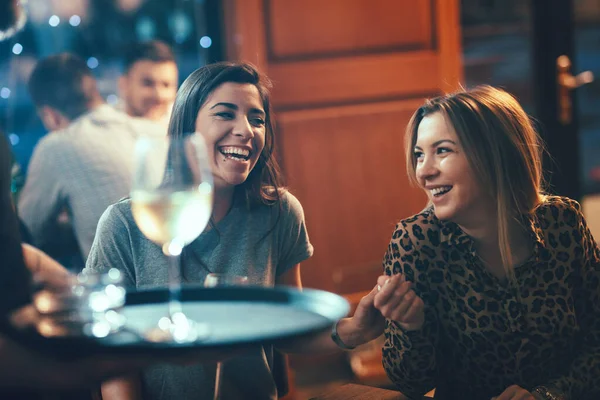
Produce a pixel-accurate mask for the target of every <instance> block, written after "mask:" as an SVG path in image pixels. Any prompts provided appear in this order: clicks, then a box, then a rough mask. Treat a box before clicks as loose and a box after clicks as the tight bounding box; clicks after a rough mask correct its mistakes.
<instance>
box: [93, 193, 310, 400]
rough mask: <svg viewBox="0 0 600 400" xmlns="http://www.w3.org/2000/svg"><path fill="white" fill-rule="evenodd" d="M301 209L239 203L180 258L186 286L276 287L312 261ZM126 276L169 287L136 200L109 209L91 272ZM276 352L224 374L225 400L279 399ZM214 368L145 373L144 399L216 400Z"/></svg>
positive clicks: (237, 361) (286, 197)
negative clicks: (232, 280) (237, 278)
mask: <svg viewBox="0 0 600 400" xmlns="http://www.w3.org/2000/svg"><path fill="white" fill-rule="evenodd" d="M312 253H313V247H312V245H311V244H310V241H309V239H308V234H307V231H306V226H305V223H304V213H303V210H302V206H301V205H300V202H299V201H298V200H297V199H296V198H295V197H294V196H293V195H292V194H291V193H289V192H283V194H282V196H281V201H280V202H279V203H278V204H275V205H272V206H266V205H262V206H259V207H256V208H254V209H251V210H248V209H247V207H246V206H245V205H243V204H239V203H236V204H234V206H233V207H232V209H231V210H230V211H229V213H228V214H227V215H226V216H225V218H223V219H222V220H221V221H219V223H218V224H217V225H216V227H215V228H213V229H211V230H208V231H205V232H204V233H202V234H201V235H200V236H199V237H198V239H197V240H195V241H194V242H192V243H191V244H190V245H188V246H187V247H186V248H185V249H184V252H183V254H182V265H183V276H182V280H183V282H184V283H196V284H201V283H202V282H203V281H204V278H205V277H206V275H207V274H208V273H209V272H227V273H229V274H232V275H246V276H248V277H249V280H250V282H252V283H254V284H260V285H263V286H267V287H271V286H273V285H274V284H275V280H276V278H277V277H278V276H279V275H281V274H283V273H285V272H286V271H288V270H289V269H290V268H291V267H293V266H294V265H296V264H298V263H299V262H302V261H304V260H306V259H307V258H309V257H310V256H311V255H312ZM111 267H115V268H118V269H120V270H122V271H123V273H124V276H125V282H126V284H127V285H128V286H130V287H135V288H137V289H143V288H152V287H166V286H167V281H168V270H167V261H166V258H165V256H164V254H163V253H162V251H161V249H160V247H159V246H158V245H156V244H154V243H152V242H150V241H149V240H148V239H146V238H145V236H144V235H143V234H142V233H141V231H140V230H139V229H138V228H137V226H136V224H135V221H134V219H133V215H132V213H131V202H130V200H122V201H120V202H118V203H116V204H114V205H112V206H110V207H109V208H108V209H107V210H106V212H105V213H104V214H103V215H102V218H101V219H100V221H99V223H98V230H97V232H96V238H95V240H94V244H93V245H92V250H91V252H90V255H89V258H88V260H87V264H86V270H89V271H93V272H102V271H107V270H108V269H110V268H111ZM272 363H273V357H272V349H271V348H267V347H257V348H256V349H255V350H253V351H252V352H250V353H247V354H244V355H243V356H241V357H236V358H232V359H228V360H227V361H226V362H225V363H224V367H223V380H222V398H223V399H253V398H256V399H269V398H273V399H275V398H277V391H276V388H275V382H274V380H273V376H272V374H271V366H272ZM214 370H215V366H214V365H202V364H198V365H193V366H185V367H182V366H173V365H159V366H154V367H151V368H148V369H147V370H146V371H145V372H144V376H143V385H144V392H145V393H144V398H145V399H182V400H184V399H211V398H212V392H213V389H214Z"/></svg>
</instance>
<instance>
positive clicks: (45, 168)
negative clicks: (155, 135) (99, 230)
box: [18, 53, 152, 269]
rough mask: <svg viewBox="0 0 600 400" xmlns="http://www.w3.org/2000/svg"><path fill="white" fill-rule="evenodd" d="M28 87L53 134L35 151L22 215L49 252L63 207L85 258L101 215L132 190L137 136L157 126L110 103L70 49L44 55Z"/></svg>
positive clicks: (22, 198) (35, 240) (21, 204)
mask: <svg viewBox="0 0 600 400" xmlns="http://www.w3.org/2000/svg"><path fill="white" fill-rule="evenodd" d="M28 88H29V93H30V95H31V98H32V100H33V102H34V104H35V106H36V108H37V111H38V114H39V115H40V118H41V119H42V122H43V124H44V126H45V127H46V129H48V130H49V131H50V132H51V133H50V134H48V135H46V136H45V137H43V138H42V139H41V140H40V141H39V143H38V144H37V146H36V148H35V149H34V152H33V155H32V157H31V161H30V164H29V169H28V173H27V177H26V180H25V186H24V187H23V190H22V192H21V194H20V196H19V204H18V205H19V207H18V212H19V216H20V218H21V219H22V221H23V223H24V224H25V226H26V227H27V229H28V230H29V233H30V234H31V236H32V238H33V244H34V245H36V246H37V247H40V248H41V249H43V250H44V251H46V252H48V253H49V254H51V255H52V253H53V252H52V248H51V247H52V244H54V243H55V242H56V240H55V239H56V237H57V236H60V235H59V232H61V227H63V226H64V223H65V221H62V219H64V218H63V217H64V215H65V211H66V215H67V216H68V222H69V223H70V225H71V226H72V231H73V232H74V234H75V237H76V240H77V243H78V246H79V249H80V251H81V254H82V256H83V258H84V260H85V259H86V258H87V255H88V253H89V251H90V248H91V246H92V242H93V240H94V235H95V233H96V225H97V224H98V220H99V219H100V216H101V215H102V213H103V212H104V210H105V209H106V208H107V207H108V206H109V205H110V204H112V203H114V202H116V201H118V200H119V199H120V198H122V197H124V196H127V195H128V194H129V190H130V186H131V180H132V169H133V149H134V144H135V140H136V138H137V137H138V133H148V132H149V131H150V130H151V129H152V127H151V126H150V125H152V124H151V123H150V122H148V121H137V119H133V118H130V117H129V116H127V115H126V114H125V113H123V112H120V111H118V110H115V109H114V108H113V107H111V106H109V105H107V104H106V103H105V102H104V99H103V98H102V97H101V95H100V93H99V92H98V88H97V84H96V79H95V78H94V77H93V75H92V72H91V70H90V69H89V68H88V66H87V65H86V63H85V62H84V61H83V60H81V59H80V58H78V57H77V56H74V55H72V54H68V53H63V54H58V55H53V56H50V57H47V58H45V59H42V60H41V61H40V62H39V63H38V64H37V65H36V67H35V68H34V70H33V72H32V74H31V77H30V79H29V84H28ZM76 268H77V267H75V268H73V269H76Z"/></svg>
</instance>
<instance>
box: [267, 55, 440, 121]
mask: <svg viewBox="0 0 600 400" xmlns="http://www.w3.org/2000/svg"><path fill="white" fill-rule="evenodd" d="M438 68H439V64H438V56H437V54H435V53H434V52H432V51H419V52H410V53H387V54H378V55H373V56H369V57H354V58H353V60H352V62H351V63H350V62H348V61H347V60H344V59H326V60H325V59H324V60H315V61H303V62H295V63H283V64H273V65H271V66H270V68H269V76H270V77H271V79H272V80H273V82H274V84H275V86H274V88H273V103H274V104H276V107H277V108H278V109H285V108H294V107H307V106H312V107H314V106H319V105H331V104H343V103H362V102H365V101H381V100H388V99H402V98H410V97H424V96H428V95H433V94H435V93H438V91H439V86H440V82H439V80H438V77H439V76H440V72H439V70H438ZM291 76H293V77H295V78H294V79H290V78H289V77H291Z"/></svg>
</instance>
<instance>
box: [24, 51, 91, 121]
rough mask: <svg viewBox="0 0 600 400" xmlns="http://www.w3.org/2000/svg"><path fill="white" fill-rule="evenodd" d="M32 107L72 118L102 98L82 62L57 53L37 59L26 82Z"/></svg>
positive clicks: (70, 55) (75, 57)
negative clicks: (46, 107) (55, 111)
mask: <svg viewBox="0 0 600 400" xmlns="http://www.w3.org/2000/svg"><path fill="white" fill-rule="evenodd" d="M28 89H29V95H30V96H31V99H32V100H33V103H34V104H35V106H36V107H38V108H39V107H43V106H48V107H51V108H54V109H56V110H57V111H59V112H60V113H61V114H63V115H64V116H65V117H67V118H69V119H70V120H73V119H75V118H78V117H79V116H81V115H83V114H85V113H86V112H88V111H89V110H90V107H91V106H92V105H94V104H97V103H98V102H101V101H102V97H101V96H100V93H99V92H98V87H97V85H96V79H95V78H94V76H93V74H92V71H91V70H90V69H89V68H88V66H87V65H86V63H85V61H83V60H82V59H81V58H79V57H77V56H75V55H73V54H70V53H61V54H55V55H52V56H49V57H46V58H44V59H42V60H40V61H39V62H38V63H37V65H36V66H35V68H34V69H33V72H32V73H31V76H30V78H29V83H28Z"/></svg>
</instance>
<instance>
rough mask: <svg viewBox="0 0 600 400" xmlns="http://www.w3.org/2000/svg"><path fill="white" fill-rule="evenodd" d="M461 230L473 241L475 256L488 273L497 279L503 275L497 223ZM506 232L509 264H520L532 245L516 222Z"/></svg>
mask: <svg viewBox="0 0 600 400" xmlns="http://www.w3.org/2000/svg"><path fill="white" fill-rule="evenodd" d="M461 229H462V230H463V231H464V232H465V233H466V234H467V235H469V236H470V237H471V238H472V239H473V241H474V243H475V250H476V251H477V255H478V256H479V258H481V259H482V260H483V261H484V264H486V266H487V267H488V269H489V270H490V272H492V273H493V274H494V275H496V276H499V277H500V276H501V275H504V272H503V271H504V265H503V262H502V254H501V251H500V239H499V236H498V223H497V221H493V222H492V221H488V223H487V224H478V225H472V226H468V227H464V226H461ZM508 232H509V233H508V237H509V242H510V243H509V248H510V251H511V254H510V257H511V263H512V264H513V265H518V264H521V263H523V262H525V260H526V259H527V258H529V256H530V255H531V251H532V245H531V243H529V241H528V240H527V234H526V232H525V230H524V229H523V227H522V226H521V225H520V224H519V223H518V222H517V221H512V223H511V224H509V226H508Z"/></svg>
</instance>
